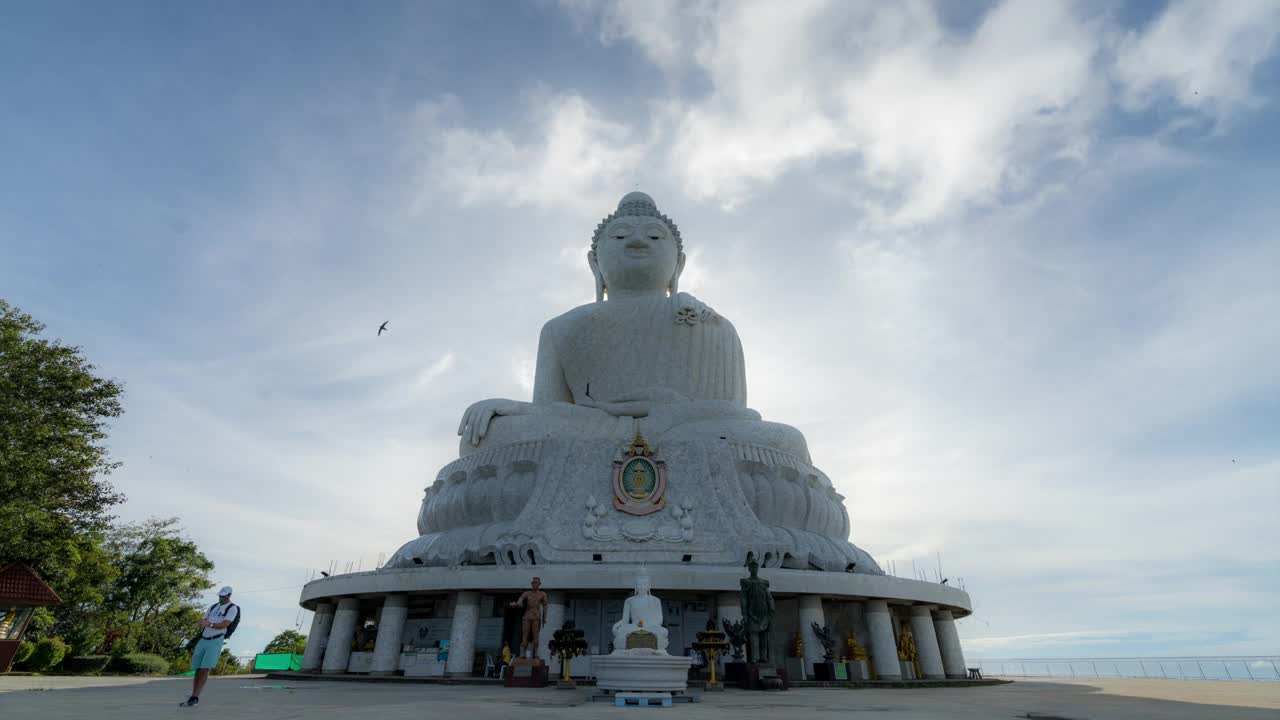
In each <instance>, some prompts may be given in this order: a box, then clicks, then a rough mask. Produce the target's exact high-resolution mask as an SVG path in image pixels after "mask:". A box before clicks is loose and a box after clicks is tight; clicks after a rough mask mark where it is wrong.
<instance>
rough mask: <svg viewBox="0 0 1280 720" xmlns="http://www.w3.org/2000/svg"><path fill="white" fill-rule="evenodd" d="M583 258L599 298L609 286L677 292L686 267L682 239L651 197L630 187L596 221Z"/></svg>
mask: <svg viewBox="0 0 1280 720" xmlns="http://www.w3.org/2000/svg"><path fill="white" fill-rule="evenodd" d="M587 264H589V265H590V266H591V272H592V274H593V275H595V278H596V300H597V301H600V300H604V299H605V296H606V295H607V294H608V293H609V292H610V291H615V292H626V293H632V294H634V293H641V294H643V293H658V292H661V293H670V294H675V292H676V291H677V289H678V283H679V280H680V273H681V272H682V271H683V270H684V243H683V242H682V240H681V238H680V230H679V228H677V227H676V224H675V223H673V222H671V219H670V218H668V217H667V216H666V215H663V214H662V213H660V212H658V206H657V204H655V203H654V202H653V198H651V197H649V196H648V195H646V194H644V193H642V192H633V193H628V194H627V195H625V196H624V197H623V198H622V200H621V202H619V203H618V209H617V211H616V212H614V213H612V214H611V215H609V216H608V217H606V218H605V219H604V220H602V221H601V222H600V224H599V225H598V226H596V232H595V235H594V236H592V238H591V250H590V252H588V253H587Z"/></svg>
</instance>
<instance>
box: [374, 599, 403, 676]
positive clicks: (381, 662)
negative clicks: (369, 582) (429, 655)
mask: <svg viewBox="0 0 1280 720" xmlns="http://www.w3.org/2000/svg"><path fill="white" fill-rule="evenodd" d="M408 617H409V596H408V595H406V594H405V593H391V594H390V595H387V596H386V597H385V598H384V599H383V601H382V612H381V614H380V615H379V616H378V638H377V640H375V641H374V644H373V664H372V666H371V667H370V668H369V672H371V673H373V674H375V675H391V674H393V673H395V671H396V670H398V669H400V648H401V646H402V644H403V643H402V641H403V639H404V622H405V619H406V618H408Z"/></svg>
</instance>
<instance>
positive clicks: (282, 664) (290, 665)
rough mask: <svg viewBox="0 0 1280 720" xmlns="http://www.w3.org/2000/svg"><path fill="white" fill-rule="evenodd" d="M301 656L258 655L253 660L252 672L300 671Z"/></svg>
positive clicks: (284, 654) (286, 654) (281, 654)
mask: <svg viewBox="0 0 1280 720" xmlns="http://www.w3.org/2000/svg"><path fill="white" fill-rule="evenodd" d="M301 669H302V656H301V655H291V654H289V653H271V654H266V653H259V654H258V657H256V658H254V659H253V670H254V672H262V671H264V670H301Z"/></svg>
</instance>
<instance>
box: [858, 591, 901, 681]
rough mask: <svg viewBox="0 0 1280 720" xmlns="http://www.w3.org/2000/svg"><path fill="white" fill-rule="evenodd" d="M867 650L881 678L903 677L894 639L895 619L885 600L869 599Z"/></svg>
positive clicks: (866, 615)
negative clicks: (891, 615)
mask: <svg viewBox="0 0 1280 720" xmlns="http://www.w3.org/2000/svg"><path fill="white" fill-rule="evenodd" d="M866 607H867V609H866V613H865V614H864V615H863V617H865V618H866V621H867V635H868V638H867V651H868V653H869V654H870V655H871V662H872V663H873V666H874V668H875V672H876V675H877V676H878V678H879V679H881V680H897V679H900V678H901V677H902V668H901V667H900V666H899V665H898V646H897V645H896V644H895V643H894V641H893V619H892V618H891V617H890V616H889V605H888V603H886V602H885V601H884V600H868V601H867V606H866Z"/></svg>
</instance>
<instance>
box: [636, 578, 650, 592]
mask: <svg viewBox="0 0 1280 720" xmlns="http://www.w3.org/2000/svg"><path fill="white" fill-rule="evenodd" d="M636 594H637V595H648V594H649V578H647V577H644V576H643V575H642V576H640V577H638V578H636Z"/></svg>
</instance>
